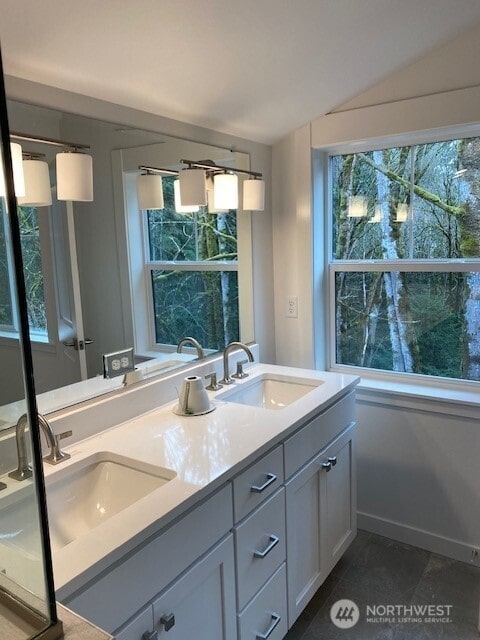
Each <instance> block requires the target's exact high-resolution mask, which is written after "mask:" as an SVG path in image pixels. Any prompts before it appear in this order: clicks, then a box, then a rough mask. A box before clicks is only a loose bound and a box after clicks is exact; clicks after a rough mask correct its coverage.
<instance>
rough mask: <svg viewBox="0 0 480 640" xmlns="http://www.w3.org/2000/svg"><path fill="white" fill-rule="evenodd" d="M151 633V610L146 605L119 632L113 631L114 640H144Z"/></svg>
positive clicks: (149, 605)
mask: <svg viewBox="0 0 480 640" xmlns="http://www.w3.org/2000/svg"><path fill="white" fill-rule="evenodd" d="M152 632H153V610H152V605H151V604H148V605H147V606H146V607H144V608H143V609H142V610H141V611H140V612H139V613H138V614H137V615H135V616H134V617H133V618H132V619H131V620H130V621H129V622H127V624H126V625H124V627H123V628H122V629H121V630H120V631H115V640H144V639H145V638H148V635H149V634H152Z"/></svg>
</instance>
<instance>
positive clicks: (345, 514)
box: [286, 426, 356, 628]
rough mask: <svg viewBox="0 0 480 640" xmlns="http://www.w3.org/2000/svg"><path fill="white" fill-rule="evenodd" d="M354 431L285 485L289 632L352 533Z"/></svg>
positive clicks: (346, 545)
mask: <svg viewBox="0 0 480 640" xmlns="http://www.w3.org/2000/svg"><path fill="white" fill-rule="evenodd" d="M353 430H354V427H353V426H352V427H349V428H348V429H346V430H345V431H344V432H343V433H342V434H341V435H340V436H339V437H338V438H337V439H336V440H334V442H333V443H332V444H331V445H330V446H329V447H328V448H327V449H325V450H324V451H322V452H320V453H319V454H318V455H317V456H315V457H314V458H313V460H311V462H309V463H308V464H307V465H305V466H304V467H303V469H301V470H300V471H299V472H298V473H297V474H296V475H294V476H293V477H292V479H291V480H290V481H289V482H288V483H287V484H286V506H287V519H286V522H287V582H288V590H287V591H288V626H289V628H290V627H291V626H292V624H293V623H294V622H295V620H296V619H297V618H298V616H299V615H300V613H301V612H302V611H303V609H304V608H305V606H306V605H307V604H308V602H309V600H310V599H311V598H312V596H313V594H314V593H315V591H316V590H317V589H318V588H319V587H320V586H321V584H322V583H323V582H324V580H325V579H326V577H327V576H328V574H329V573H330V571H331V570H332V568H333V566H334V565H335V563H336V562H337V560H338V559H339V558H340V557H341V555H342V554H343V552H344V551H345V549H346V548H347V547H348V545H349V544H350V542H351V541H352V540H353V538H354V537H355V535H356V519H355V518H356V516H355V509H356V505H355V485H354V469H353V464H354V463H353V455H352V454H353V445H352V436H353ZM329 458H330V460H329Z"/></svg>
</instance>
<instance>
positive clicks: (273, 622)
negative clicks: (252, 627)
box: [255, 613, 281, 640]
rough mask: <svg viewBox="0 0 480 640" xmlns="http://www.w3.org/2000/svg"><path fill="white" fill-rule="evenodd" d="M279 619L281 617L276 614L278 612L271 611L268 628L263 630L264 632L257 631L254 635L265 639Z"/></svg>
mask: <svg viewBox="0 0 480 640" xmlns="http://www.w3.org/2000/svg"><path fill="white" fill-rule="evenodd" d="M280 620H281V617H280V616H279V615H278V613H272V621H271V623H270V626H269V627H268V629H267V630H266V631H265V633H257V634H256V636H255V637H256V638H258V640H267V638H268V637H269V636H270V635H271V634H272V632H273V630H274V629H275V627H276V626H277V624H278V623H279V622H280Z"/></svg>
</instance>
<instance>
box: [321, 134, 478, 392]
mask: <svg viewBox="0 0 480 640" xmlns="http://www.w3.org/2000/svg"><path fill="white" fill-rule="evenodd" d="M330 179H331V190H330V194H331V195H330V210H331V216H330V223H331V236H330V237H331V238H332V244H331V252H330V254H331V259H330V266H329V268H330V285H331V290H332V292H333V293H334V295H333V296H332V299H333V300H334V305H332V308H331V323H330V325H331V329H332V332H331V341H332V353H333V354H334V358H332V360H333V361H332V363H331V364H332V366H333V367H336V366H339V365H341V366H343V365H348V366H354V367H363V368H365V369H376V370H384V371H394V372H401V373H408V374H421V375H425V376H434V377H441V378H457V379H461V380H471V381H480V324H479V314H478V310H479V300H480V138H478V137H477V138H464V139H456V140H447V141H440V142H434V143H428V144H420V145H413V146H402V147H392V148H381V149H375V150H372V151H368V152H363V153H349V154H343V155H334V156H331V157H330Z"/></svg>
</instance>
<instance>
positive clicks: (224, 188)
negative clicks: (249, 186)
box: [213, 173, 238, 209]
mask: <svg viewBox="0 0 480 640" xmlns="http://www.w3.org/2000/svg"><path fill="white" fill-rule="evenodd" d="M213 206H214V207H215V209H238V176H237V175H235V174H234V173H217V174H216V175H214V176H213Z"/></svg>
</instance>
